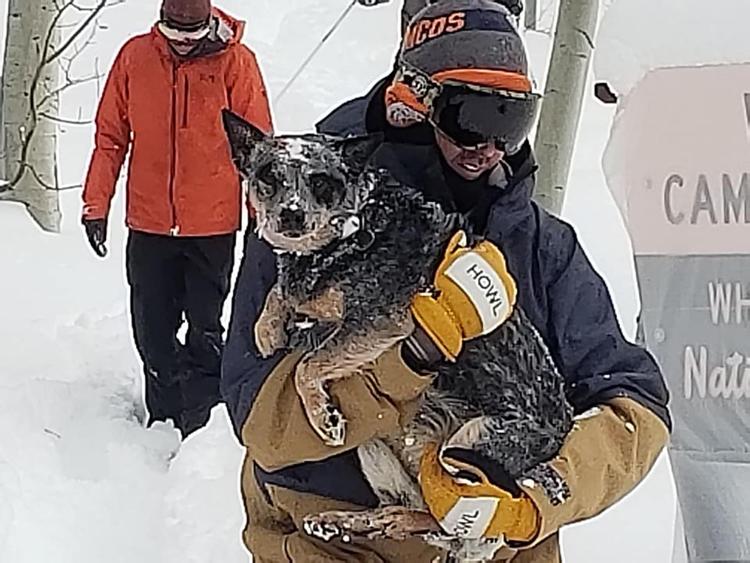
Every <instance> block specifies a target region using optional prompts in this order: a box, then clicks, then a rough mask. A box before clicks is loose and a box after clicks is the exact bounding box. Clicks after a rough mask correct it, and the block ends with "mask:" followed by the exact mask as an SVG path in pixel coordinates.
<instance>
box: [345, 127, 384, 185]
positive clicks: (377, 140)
mask: <svg viewBox="0 0 750 563" xmlns="http://www.w3.org/2000/svg"><path fill="white" fill-rule="evenodd" d="M382 143H383V134H382V133H377V134H373V135H363V136H360V137H349V138H347V139H341V140H339V141H336V148H337V149H339V150H340V151H341V158H342V160H343V161H344V163H345V164H346V166H347V168H349V170H350V171H351V172H352V173H353V175H355V176H359V175H360V174H361V173H362V172H364V170H365V168H366V167H367V164H368V163H369V162H370V158H371V157H372V155H373V153H375V151H376V150H377V149H378V147H379V146H380V145H381V144H382Z"/></svg>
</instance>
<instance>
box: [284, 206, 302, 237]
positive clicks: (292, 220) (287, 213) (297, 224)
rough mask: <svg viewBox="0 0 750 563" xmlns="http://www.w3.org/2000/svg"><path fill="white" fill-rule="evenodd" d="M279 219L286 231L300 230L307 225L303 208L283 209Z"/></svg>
mask: <svg viewBox="0 0 750 563" xmlns="http://www.w3.org/2000/svg"><path fill="white" fill-rule="evenodd" d="M279 220H280V221H281V227H282V229H284V230H285V231H292V232H300V231H302V230H303V229H304V227H305V212H304V211H302V210H301V209H282V210H281V212H280V213H279Z"/></svg>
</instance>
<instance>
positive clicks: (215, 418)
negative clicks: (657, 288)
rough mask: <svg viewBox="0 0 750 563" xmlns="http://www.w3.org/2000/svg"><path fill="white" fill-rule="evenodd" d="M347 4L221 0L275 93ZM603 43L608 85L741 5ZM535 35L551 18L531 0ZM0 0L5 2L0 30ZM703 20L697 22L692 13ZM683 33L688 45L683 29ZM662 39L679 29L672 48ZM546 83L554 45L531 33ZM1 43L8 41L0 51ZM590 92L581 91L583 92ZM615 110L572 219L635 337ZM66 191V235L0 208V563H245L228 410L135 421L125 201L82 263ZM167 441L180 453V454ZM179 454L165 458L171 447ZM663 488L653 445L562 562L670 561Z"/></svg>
mask: <svg viewBox="0 0 750 563" xmlns="http://www.w3.org/2000/svg"><path fill="white" fill-rule="evenodd" d="M348 3H349V0H325V1H324V2H323V1H315V0H223V1H221V2H219V1H218V0H217V5H219V6H221V7H222V8H224V9H226V10H227V11H228V12H229V13H231V14H233V15H235V16H237V17H239V18H241V19H244V20H246V21H247V22H248V27H247V32H246V35H245V42H247V43H248V44H249V45H250V46H251V47H252V48H253V49H254V50H255V51H256V53H257V55H258V58H259V60H260V63H261V65H262V68H263V71H264V73H265V76H266V79H267V82H268V85H269V89H270V92H271V95H272V98H274V99H275V95H276V94H277V93H278V92H279V91H280V90H281V88H282V86H283V85H284V83H285V82H286V80H287V79H288V78H289V77H290V75H291V74H292V73H293V72H294V70H295V69H296V68H297V66H298V65H299V63H300V62H301V61H302V60H303V59H304V58H305V56H306V55H307V53H309V51H310V50H311V49H312V48H313V47H314V46H315V44H316V43H317V42H318V40H319V39H320V37H321V36H322V35H323V34H324V33H325V31H326V30H327V29H328V27H329V26H330V25H331V23H332V22H333V21H334V20H335V19H336V17H337V16H338V14H340V13H341V12H342V11H343V9H344V8H345V7H346V5H347V4H348ZM603 4H604V5H605V6H609V10H608V11H607V13H606V14H605V15H604V17H603V21H602V25H601V33H600V35H599V37H598V38H597V41H596V43H597V46H598V47H599V50H598V51H597V59H596V64H595V68H596V72H597V74H598V77H603V78H606V79H607V80H609V81H611V83H612V84H613V85H614V86H615V88H616V89H617V90H619V91H620V92H626V91H628V90H629V89H630V88H631V87H632V86H633V85H634V84H635V83H636V82H637V81H638V80H639V79H640V78H641V77H642V76H643V74H644V73H645V72H646V71H647V70H648V69H649V68H652V67H654V66H659V65H670V64H689V63H701V62H716V61H723V60H734V59H737V58H741V57H742V52H743V50H744V51H747V50H748V48H747V46H746V44H744V43H745V42H744V41H737V42H735V43H732V42H731V41H719V40H717V37H727V35H721V34H722V30H726V29H730V30H733V29H736V30H737V32H738V34H736V35H735V36H737V37H745V36H746V35H745V33H744V32H745V30H744V28H741V27H738V26H743V25H744V24H745V22H747V17H741V16H742V15H743V14H744V16H748V15H750V14H748V12H750V9H749V8H748V4H747V2H746V0H724V1H722V2H720V3H716V4H717V5H718V4H721V9H717V10H715V12H714V13H710V14H709V13H707V12H706V10H705V6H706V3H705V2H703V1H701V2H698V0H661V1H660V2H654V1H653V0H609V1H606V2H604V3H603ZM158 5H159V0H126V1H125V3H124V4H122V5H120V6H117V7H114V8H112V9H110V10H108V11H107V12H106V13H105V14H104V15H103V16H102V18H101V22H102V24H103V25H104V27H105V29H102V30H101V31H100V32H99V33H98V34H97V36H96V40H95V43H94V45H92V46H91V47H90V48H89V49H88V50H87V51H86V52H85V53H84V55H83V56H82V57H81V58H80V60H79V61H78V63H77V70H78V71H79V73H80V74H81V75H85V74H88V73H89V72H90V71H91V70H92V69H93V68H94V67H95V66H98V68H100V69H107V68H109V65H110V64H111V61H112V60H113V58H114V56H115V54H116V52H117V49H118V48H119V46H120V45H122V43H124V41H126V40H127V38H128V37H130V36H131V35H133V34H136V33H141V32H144V31H147V30H148V29H149V27H150V26H151V24H152V23H153V22H154V21H155V19H156V16H157V13H158ZM399 8H400V3H399V2H398V0H394V1H392V2H391V3H390V4H387V5H384V6H380V7H377V8H370V9H367V8H362V7H357V8H355V9H354V10H353V11H352V12H351V14H350V15H349V17H348V18H347V20H346V21H345V22H344V24H343V25H342V26H341V28H340V29H339V30H338V31H337V32H336V34H335V35H334V36H333V37H332V38H331V40H330V41H329V43H328V44H327V45H326V46H325V47H324V48H323V49H322V50H321V51H320V53H319V54H318V56H317V57H316V58H315V59H314V60H313V62H312V64H311V65H310V66H309V68H308V69H307V71H306V72H305V73H304V74H303V75H302V76H301V77H300V79H299V81H298V82H297V83H296V85H295V86H294V87H293V88H292V89H291V90H290V91H289V92H288V94H287V95H286V96H285V97H284V99H283V100H281V101H280V102H278V103H276V102H274V104H273V112H274V117H275V121H276V124H277V128H278V129H279V130H280V131H284V132H287V131H304V130H309V129H310V128H311V126H312V125H313V123H314V122H315V121H316V119H317V118H319V117H321V116H322V115H324V114H325V113H326V111H327V110H329V109H330V108H332V107H334V106H335V105H336V104H337V103H338V102H340V101H344V100H346V99H348V98H350V97H351V96H354V95H358V94H360V93H363V92H365V91H366V90H367V89H369V86H370V85H371V83H372V82H373V81H374V80H376V79H377V78H378V77H379V76H381V75H382V74H383V73H384V72H386V71H387V70H388V69H389V68H390V65H391V61H392V57H393V55H394V53H395V51H396V48H397V39H398V12H399ZM542 8H543V9H542V10H541V13H542V15H543V24H542V27H544V28H546V29H550V28H551V27H552V24H553V21H552V18H553V16H554V13H555V9H554V6H553V5H550V0H548V2H546V3H543V6H542ZM6 11H7V0H0V34H4V32H5V16H6V13H5V12H6ZM698 14H700V17H699V16H698ZM686 37H690V38H691V39H690V41H687V40H686ZM670 38H671V39H670ZM526 39H527V43H528V45H529V48H530V51H531V55H532V61H533V66H534V69H535V76H536V78H537V80H538V81H539V86H540V87H541V86H542V82H543V78H544V69H545V68H546V63H547V57H548V54H549V36H548V35H546V34H544V33H529V34H527V36H526ZM3 44H4V39H3V36H2V35H0V49H1V48H2V47H1V45H3ZM97 90H98V89H97V87H96V85H94V84H91V85H88V86H83V87H80V88H77V89H73V90H71V91H69V92H67V93H66V94H65V96H64V98H63V100H62V110H61V114H62V115H63V116H70V117H76V118H77V117H80V116H83V117H88V116H92V115H93V111H94V108H95V105H96V99H97ZM588 92H589V94H590V92H591V88H589V90H588ZM613 113H614V110H613V108H612V106H604V105H602V104H600V103H599V102H598V101H596V100H595V99H593V96H591V95H588V96H587V99H586V101H585V107H584V114H583V118H582V123H581V129H580V133H579V136H578V139H577V146H576V153H575V161H574V165H573V172H572V177H571V181H570V189H569V193H568V199H567V203H566V207H565V209H564V213H563V215H564V217H565V218H566V219H568V220H569V221H571V222H572V223H573V224H574V225H575V226H576V228H577V230H578V233H579V235H580V238H581V241H582V243H583V245H584V247H585V248H586V250H587V251H588V253H589V255H590V257H591V259H592V261H593V263H594V264H595V266H596V268H597V269H598V270H599V272H600V273H601V274H602V275H603V276H604V277H605V279H606V280H607V282H608V284H609V287H610V289H611V291H612V293H613V297H614V300H615V304H616V307H617V311H618V314H619V316H620V319H621V323H622V325H623V327H624V329H625V331H626V333H627V334H628V335H630V336H632V335H633V334H634V331H635V316H636V314H637V309H638V299H637V291H636V287H635V278H634V272H633V267H632V259H631V256H630V246H629V242H628V238H627V233H626V231H625V229H624V227H623V224H622V221H621V218H620V216H619V214H618V212H617V209H616V208H615V206H614V203H613V201H612V198H611V196H610V195H609V193H608V191H607V187H606V185H605V182H604V177H603V173H602V170H601V156H602V152H603V150H604V147H605V145H606V141H607V137H608V133H609V129H610V126H611V122H612V118H613ZM92 135H93V129H92V127H91V126H65V127H64V128H63V129H62V131H61V136H60V151H59V152H60V175H61V183H62V185H64V186H68V185H76V184H80V183H81V182H82V179H83V177H84V174H85V170H86V165H87V161H88V157H89V153H90V150H91V146H92ZM79 197H80V192H79V191H78V190H70V191H66V192H64V194H63V196H62V205H63V212H64V221H63V232H62V234H60V235H46V234H43V233H41V232H40V231H39V230H38V229H37V227H36V226H34V225H33V224H32V222H31V221H30V219H29V218H28V216H27V214H26V213H25V211H24V209H23V208H22V207H21V206H18V205H12V204H7V203H4V204H0V562H2V563H102V562H106V563H240V562H245V561H247V560H248V556H247V554H246V553H245V551H244V549H243V547H242V545H241V542H240V531H241V528H242V526H243V523H244V516H243V512H242V509H241V504H240V497H239V492H238V472H239V466H240V462H241V459H242V450H241V448H240V447H239V446H238V445H237V443H236V440H235V438H234V436H233V434H232V431H231V429H230V426H229V422H228V419H227V416H226V413H225V410H224V408H223V407H218V408H216V409H215V410H214V412H213V415H212V419H211V422H210V424H209V425H208V427H207V428H205V429H203V430H201V431H200V432H198V433H196V434H194V435H193V436H191V437H190V439H188V440H187V441H186V442H185V443H183V444H182V446H181V447H179V441H178V439H177V437H176V435H175V433H174V432H173V431H172V430H170V429H169V428H159V429H151V430H146V429H144V428H142V427H141V426H140V425H139V424H138V423H137V422H136V421H135V419H134V414H135V413H136V412H137V411H138V410H140V409H142V407H141V406H140V403H141V398H140V393H141V388H140V366H139V362H138V360H137V356H136V354H135V351H134V349H133V346H132V343H131V337H130V328H129V321H128V316H127V291H126V285H125V276H124V268H123V263H124V257H123V246H124V235H125V229H124V227H123V212H122V201H123V198H122V196H121V194H120V195H118V197H117V199H116V201H115V204H114V211H113V214H112V217H111V218H110V241H109V247H110V254H109V256H108V257H107V258H106V259H105V260H100V259H98V258H96V257H95V256H94V254H93V253H92V252H91V250H90V249H89V247H88V245H87V244H86V241H85V238H84V236H83V234H82V232H81V228H80V225H79V220H78V217H79ZM178 447H179V450H177V448H178ZM175 451H177V453H176V456H175V457H174V459H172V460H171V462H170V461H169V458H170V456H171V455H173V454H174V453H175ZM674 513H675V498H674V487H673V484H672V480H671V472H670V469H669V464H668V461H667V459H666V456H662V458H661V459H660V461H659V463H658V464H657V466H656V468H655V469H654V471H653V472H652V473H651V474H650V475H649V477H648V478H647V479H646V480H645V481H644V482H643V483H642V484H641V485H640V486H639V487H638V488H637V490H636V491H634V492H633V493H632V494H631V495H629V496H628V497H627V498H626V499H625V500H623V501H622V502H621V503H619V504H618V505H617V506H615V507H613V508H612V509H610V510H608V511H607V512H606V513H605V514H603V515H602V516H600V517H598V518H596V519H594V520H591V521H589V522H586V523H584V524H581V525H577V526H572V527H570V528H568V529H565V530H564V531H563V549H564V556H565V560H566V561H569V562H575V563H595V562H597V563H598V562H600V561H602V560H604V559H605V558H606V560H607V561H609V562H610V563H630V562H633V561H638V562H644V563H662V562H667V561H669V560H670V558H671V553H672V541H673V529H674V524H673V522H674Z"/></svg>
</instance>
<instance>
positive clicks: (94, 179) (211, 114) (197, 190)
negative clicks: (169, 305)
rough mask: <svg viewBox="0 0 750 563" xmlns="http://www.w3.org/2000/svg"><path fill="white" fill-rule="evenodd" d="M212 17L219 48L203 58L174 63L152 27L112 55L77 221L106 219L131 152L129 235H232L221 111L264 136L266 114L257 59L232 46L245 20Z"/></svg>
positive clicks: (229, 168)
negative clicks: (132, 232)
mask: <svg viewBox="0 0 750 563" xmlns="http://www.w3.org/2000/svg"><path fill="white" fill-rule="evenodd" d="M214 15H215V16H216V17H217V18H218V21H219V26H218V37H219V39H220V40H221V41H222V42H223V43H225V45H222V46H221V48H220V49H219V50H216V51H215V52H213V53H211V54H206V55H203V56H198V57H194V58H180V57H178V56H177V55H175V54H174V53H173V51H172V50H171V49H170V47H169V45H168V43H167V40H166V39H165V38H164V36H163V35H162V34H161V33H160V32H159V31H158V29H157V28H156V26H154V28H153V29H152V30H151V32H150V33H147V34H144V35H140V36H137V37H134V38H133V39H131V40H130V41H128V42H127V43H126V44H125V46H124V47H123V48H122V49H121V50H120V52H119V54H118V55H117V58H116V59H115V62H114V64H113V66H112V70H111V71H110V74H109V77H108V78H107V83H106V86H105V88H104V93H103V94H102V98H101V101H100V103H99V109H98V111H97V116H96V146H95V149H94V153H93V155H92V157H91V163H90V165H89V171H88V175H87V177H86V184H85V186H84V191H83V204H84V205H83V218H84V219H103V218H106V217H107V215H108V214H109V208H110V203H111V200H112V196H113V195H114V192H115V184H116V183H117V177H118V175H119V173H120V169H121V168H122V165H123V162H124V160H125V156H126V154H127V152H128V149H129V148H130V150H131V153H130V161H129V166H128V181H127V204H126V205H127V214H126V223H127V226H128V227H129V228H131V229H134V230H136V231H143V232H147V233H155V234H171V235H174V236H178V235H180V236H209V235H217V234H226V233H231V232H234V231H236V230H237V229H239V227H240V217H241V205H242V204H241V200H242V191H241V186H240V180H239V176H238V174H237V170H236V169H235V167H234V164H233V163H232V159H231V155H230V150H229V145H228V143H227V139H226V135H225V133H224V128H223V125H222V120H221V110H222V109H223V108H229V109H230V110H232V111H233V112H235V113H237V114H238V115H241V116H243V117H244V118H245V119H246V120H247V121H249V122H250V123H253V124H254V125H255V126H256V127H258V128H259V129H261V130H263V131H266V132H268V133H271V131H272V123H271V114H270V109H269V107H268V97H267V95H266V89H265V85H264V83H263V77H262V76H261V73H260V70H259V68H258V64H257V62H256V59H255V55H254V54H253V52H252V51H251V50H250V49H248V48H247V47H246V46H244V45H242V44H241V43H240V39H241V37H242V32H243V29H244V23H243V22H240V21H237V20H235V19H232V18H231V17H229V16H228V15H226V14H224V13H223V12H221V11H219V10H216V9H215V10H214Z"/></svg>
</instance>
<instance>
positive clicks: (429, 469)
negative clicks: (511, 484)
mask: <svg viewBox="0 0 750 563" xmlns="http://www.w3.org/2000/svg"><path fill="white" fill-rule="evenodd" d="M419 484H420V487H421V489H422V496H423V497H424V500H425V503H427V507H428V509H429V510H430V513H431V514H432V516H433V517H434V518H435V519H436V520H437V521H438V523H439V524H440V526H441V527H442V528H443V530H445V532H446V533H447V534H448V535H450V536H453V537H458V538H462V539H480V538H491V539H502V540H504V541H514V542H530V541H532V540H533V539H534V538H535V536H536V535H537V534H538V533H539V528H540V525H541V524H540V522H541V520H540V514H539V510H538V509H537V507H536V505H535V504H534V502H533V501H532V500H531V499H530V498H529V497H528V496H527V495H525V494H524V493H523V492H520V489H519V492H518V493H517V496H513V495H512V494H511V493H509V492H508V491H506V490H504V489H502V488H501V487H499V486H497V485H496V484H494V483H492V482H491V481H490V479H488V477H487V476H486V475H485V473H484V472H483V471H482V470H481V469H480V468H479V467H477V466H474V465H471V464H469V463H467V462H464V461H459V460H457V459H455V458H451V457H449V456H448V455H446V452H441V451H439V450H438V447H437V446H436V445H434V444H431V445H429V446H428V447H427V448H425V451H424V453H423V455H422V460H421V463H420V469H419Z"/></svg>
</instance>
